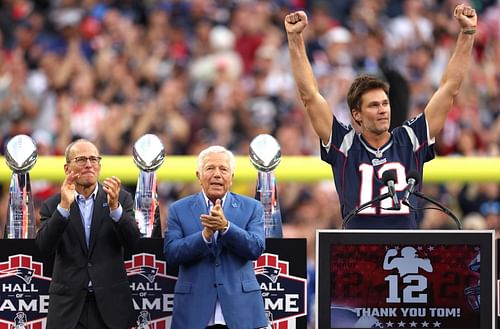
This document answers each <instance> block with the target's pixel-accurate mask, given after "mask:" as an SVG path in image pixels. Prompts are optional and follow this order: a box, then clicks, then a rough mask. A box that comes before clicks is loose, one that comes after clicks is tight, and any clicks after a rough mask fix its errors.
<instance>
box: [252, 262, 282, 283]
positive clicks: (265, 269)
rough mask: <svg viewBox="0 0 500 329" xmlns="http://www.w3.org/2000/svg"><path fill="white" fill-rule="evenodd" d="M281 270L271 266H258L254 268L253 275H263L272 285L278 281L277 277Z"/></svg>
mask: <svg viewBox="0 0 500 329" xmlns="http://www.w3.org/2000/svg"><path fill="white" fill-rule="evenodd" d="M280 272H281V269H279V268H277V267H273V266H259V267H256V268H255V274H256V275H258V274H260V275H263V276H265V277H266V278H268V279H269V280H271V282H272V283H276V281H277V280H278V277H279V275H280Z"/></svg>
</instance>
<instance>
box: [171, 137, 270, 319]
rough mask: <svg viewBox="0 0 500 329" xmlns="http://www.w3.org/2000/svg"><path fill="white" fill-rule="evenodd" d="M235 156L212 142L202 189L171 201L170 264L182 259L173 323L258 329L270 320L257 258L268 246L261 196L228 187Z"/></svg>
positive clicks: (204, 159) (201, 165)
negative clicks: (252, 197) (257, 196)
mask: <svg viewBox="0 0 500 329" xmlns="http://www.w3.org/2000/svg"><path fill="white" fill-rule="evenodd" d="M234 163H235V161H234V156H233V154H232V153H231V152H230V151H228V150H226V149H225V148H223V147H222V146H211V147H209V148H207V149H205V150H203V151H202V152H201V153H200V155H199V157H198V171H197V172H196V177H198V181H199V182H200V185H201V187H202V191H201V192H199V193H197V194H194V195H191V196H188V197H186V198H183V199H181V200H179V201H177V202H174V203H173V204H172V205H171V206H170V210H169V212H168V220H167V231H166V233H165V246H164V253H165V257H166V260H167V264H169V266H170V265H179V276H178V280H177V283H176V285H175V290H174V292H175V296H174V310H173V317H172V327H171V328H172V329H186V328H189V329H205V328H230V329H255V328H261V327H265V326H266V325H267V320H266V316H265V312H264V303H263V299H262V293H261V290H260V286H259V283H258V281H257V279H256V277H255V272H254V270H253V263H252V260H255V259H257V258H258V257H259V256H260V255H261V253H262V252H263V251H264V248H265V236H264V224H263V218H264V211H263V208H262V205H261V203H260V202H258V201H256V200H255V199H251V198H249V197H245V196H242V195H238V194H234V193H231V192H229V187H230V186H231V184H232V181H233V173H234Z"/></svg>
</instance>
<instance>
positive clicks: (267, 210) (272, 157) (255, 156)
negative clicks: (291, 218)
mask: <svg viewBox="0 0 500 329" xmlns="http://www.w3.org/2000/svg"><path fill="white" fill-rule="evenodd" d="M280 161H281V148H280V145H279V144H278V142H277V141H276V139H274V137H272V136H271V135H268V134H261V135H258V136H257V137H255V138H254V139H253V140H252V142H251V143H250V162H252V164H253V166H254V167H255V168H256V169H257V170H258V177H257V184H256V188H255V198H256V199H257V200H260V202H261V203H262V206H263V207H264V231H265V234H266V238H282V237H283V228H282V224H281V213H280V208H279V203H278V191H277V186H276V176H275V174H274V169H275V168H276V167H277V166H278V164H279V163H280Z"/></svg>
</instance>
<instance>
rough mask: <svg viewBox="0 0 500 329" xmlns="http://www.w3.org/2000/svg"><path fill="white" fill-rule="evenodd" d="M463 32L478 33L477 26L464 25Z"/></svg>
mask: <svg viewBox="0 0 500 329" xmlns="http://www.w3.org/2000/svg"><path fill="white" fill-rule="evenodd" d="M462 33H463V34H475V33H476V27H475V26H470V27H464V28H463V29H462Z"/></svg>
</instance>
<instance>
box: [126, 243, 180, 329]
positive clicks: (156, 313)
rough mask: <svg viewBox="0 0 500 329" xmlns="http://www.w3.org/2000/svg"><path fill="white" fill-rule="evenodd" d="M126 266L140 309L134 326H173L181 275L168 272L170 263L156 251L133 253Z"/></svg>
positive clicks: (150, 328)
mask: <svg viewBox="0 0 500 329" xmlns="http://www.w3.org/2000/svg"><path fill="white" fill-rule="evenodd" d="M125 268H126V270H127V275H128V279H129V282H130V289H131V291H132V299H133V303H134V310H135V311H136V326H135V327H134V328H137V329H146V328H147V329H168V328H170V323H171V320H172V311H173V302H174V293H173V292H174V286H175V283H176V281H177V278H176V277H174V276H170V275H167V267H166V262H165V261H162V260H157V259H156V256H155V255H154V254H149V253H140V254H134V255H132V259H131V260H129V261H126V262H125Z"/></svg>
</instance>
